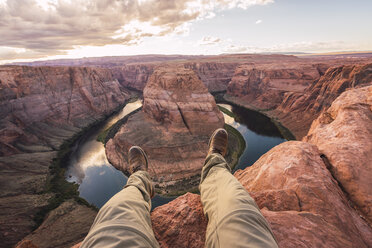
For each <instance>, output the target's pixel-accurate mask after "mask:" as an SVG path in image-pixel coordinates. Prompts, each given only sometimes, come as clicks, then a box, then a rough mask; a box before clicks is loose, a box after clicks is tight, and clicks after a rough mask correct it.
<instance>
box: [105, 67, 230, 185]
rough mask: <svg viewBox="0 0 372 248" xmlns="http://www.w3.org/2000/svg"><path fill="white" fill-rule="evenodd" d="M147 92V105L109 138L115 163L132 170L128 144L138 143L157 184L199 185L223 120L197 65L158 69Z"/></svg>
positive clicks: (110, 155) (145, 100)
mask: <svg viewBox="0 0 372 248" xmlns="http://www.w3.org/2000/svg"><path fill="white" fill-rule="evenodd" d="M143 97H144V103H143V110H142V111H141V112H139V113H136V114H134V115H133V116H131V117H130V118H129V119H128V121H127V123H125V124H124V125H123V126H122V127H121V128H120V129H119V131H118V132H117V133H116V135H115V136H114V137H113V138H112V139H110V140H109V141H108V142H107V143H106V154H107V157H108V159H109V161H110V163H111V164H112V165H113V166H114V167H116V168H117V169H121V170H124V171H127V170H128V164H127V152H128V149H129V148H130V147H131V146H132V145H139V146H141V147H142V148H143V149H144V150H145V151H146V153H147V154H148V157H149V160H150V164H149V172H150V174H151V175H152V177H153V180H154V182H155V185H156V187H157V188H162V189H165V190H166V191H173V192H174V191H178V190H183V189H182V185H186V184H188V185H187V187H190V185H189V184H190V183H191V184H196V185H197V183H198V180H199V179H198V175H199V174H200V170H201V167H202V165H203V162H204V158H205V155H206V152H207V143H208V139H209V136H210V135H211V134H212V132H213V131H214V130H215V129H216V128H219V127H223V125H224V118H223V115H222V113H221V112H220V111H219V109H218V107H217V105H216V103H215V101H214V98H213V96H212V95H211V94H209V92H208V90H207V88H206V87H205V86H204V85H203V83H202V82H201V81H200V79H199V78H198V76H197V75H196V74H195V72H193V71H192V70H190V69H186V68H184V67H183V66H167V67H160V68H157V69H156V70H155V71H154V73H153V74H152V75H151V77H150V78H149V81H148V82H147V85H146V87H145V89H144V94H143ZM186 182H187V183H186Z"/></svg>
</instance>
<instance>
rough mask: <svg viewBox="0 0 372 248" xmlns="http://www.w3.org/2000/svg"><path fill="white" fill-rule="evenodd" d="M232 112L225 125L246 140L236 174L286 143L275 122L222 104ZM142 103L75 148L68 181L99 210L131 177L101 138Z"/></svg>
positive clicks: (86, 136)
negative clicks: (118, 166) (118, 167)
mask: <svg viewBox="0 0 372 248" xmlns="http://www.w3.org/2000/svg"><path fill="white" fill-rule="evenodd" d="M219 105H220V106H222V107H224V108H226V109H228V110H229V111H231V112H232V113H233V114H234V115H235V118H232V117H230V116H228V115H226V114H224V117H225V123H227V124H229V125H231V126H233V127H234V128H236V129H237V130H238V131H239V132H240V133H241V134H242V136H243V137H244V140H245V142H246V148H245V150H244V152H243V154H242V155H241V157H240V159H239V162H238V164H237V166H236V167H235V169H234V170H237V169H244V168H246V167H247V166H251V165H252V164H253V163H254V162H255V161H256V160H257V159H258V158H259V157H260V156H261V155H263V154H264V153H266V152H267V151H268V150H270V149H271V148H272V147H274V146H276V145H278V144H280V143H282V142H284V141H286V140H285V139H284V138H283V137H282V136H281V134H280V132H279V131H278V129H277V128H276V126H275V125H274V124H273V123H272V122H271V120H270V119H269V118H267V117H266V116H263V115H262V114H260V113H258V112H255V111H250V110H247V109H244V108H241V107H236V106H234V107H233V106H231V105H228V104H219ZM141 106H142V102H141V101H140V100H137V101H135V102H132V103H128V104H127V105H126V106H125V107H124V108H123V109H122V110H121V111H120V112H119V113H117V114H114V115H113V116H112V117H110V118H109V119H108V120H107V121H106V122H105V123H104V124H103V125H102V126H101V127H100V128H97V129H95V130H90V131H89V132H87V133H86V134H84V135H83V136H82V137H81V138H80V139H79V140H78V141H77V142H75V144H74V146H73V148H72V154H71V156H70V160H69V165H68V167H67V170H66V180H67V181H69V182H75V183H77V184H79V189H78V191H79V195H80V197H82V198H84V199H85V200H87V201H88V202H89V203H91V204H93V205H95V206H96V207H98V208H100V207H102V206H103V205H104V204H105V203H106V202H107V201H108V200H109V199H110V198H111V197H112V196H113V195H115V194H116V193H117V192H119V191H120V190H121V189H122V188H123V186H124V185H125V184H126V182H127V177H126V176H125V175H123V173H121V172H120V171H118V170H116V169H115V168H114V167H113V166H112V165H111V164H110V163H109V162H108V160H107V157H106V153H105V147H104V145H103V144H102V143H101V142H98V141H97V140H96V139H97V136H98V134H99V133H101V132H102V131H103V130H105V129H107V128H108V127H110V126H111V125H113V124H114V123H116V122H117V121H118V120H120V119H122V118H123V117H124V116H126V115H127V114H129V113H131V112H133V111H135V110H137V109H138V108H140V107H141ZM173 199H174V197H162V196H159V195H157V196H155V197H154V198H153V199H152V208H155V207H157V206H160V205H163V204H165V203H167V202H169V201H171V200H173Z"/></svg>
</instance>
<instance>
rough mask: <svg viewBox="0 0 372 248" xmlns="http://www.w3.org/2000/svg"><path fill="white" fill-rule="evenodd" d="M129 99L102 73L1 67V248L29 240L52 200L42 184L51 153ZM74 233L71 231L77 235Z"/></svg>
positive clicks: (63, 68)
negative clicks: (37, 220)
mask: <svg viewBox="0 0 372 248" xmlns="http://www.w3.org/2000/svg"><path fill="white" fill-rule="evenodd" d="M128 96H129V94H128V93H127V92H126V91H125V90H124V88H123V87H122V86H121V85H120V84H119V83H118V81H117V80H115V79H113V78H112V76H111V72H110V71H107V70H106V69H93V68H70V67H26V66H22V67H21V66H0V156H1V157H0V172H1V173H0V178H1V189H2V190H1V194H0V209H1V214H0V239H1V240H2V242H1V244H0V247H10V246H13V245H14V244H16V243H17V242H18V241H19V240H21V239H22V238H23V237H24V236H26V235H27V234H29V233H30V232H31V231H32V229H33V227H34V226H35V224H36V223H35V219H34V218H35V215H36V214H37V213H38V212H39V211H41V210H42V209H44V208H45V207H46V206H48V205H49V201H50V200H51V199H52V198H53V197H54V194H53V193H50V192H48V190H47V182H48V178H50V166H51V164H52V160H53V158H54V157H55V156H56V154H57V152H56V151H55V150H57V149H59V146H60V145H61V144H62V143H63V142H64V141H65V140H66V139H69V138H71V137H73V135H75V134H76V133H77V132H79V131H81V130H82V129H83V128H84V127H86V126H88V125H90V124H92V123H93V122H95V121H97V120H99V119H100V118H103V117H104V116H105V115H107V114H110V113H112V112H113V111H114V110H115V109H116V108H118V107H119V106H121V105H122V104H123V103H124V101H125V100H126V99H127V98H128ZM71 212H73V211H71ZM92 216H94V214H92ZM81 225H83V226H86V225H90V224H89V222H88V221H86V220H81ZM77 227H78V226H77V225H76V226H71V227H70V230H71V231H72V232H75V233H76V234H80V235H82V233H84V232H85V229H81V230H80V229H79V228H77ZM50 228H51V227H50ZM50 231H51V230H50ZM60 231H61V230H60ZM74 237H76V236H71V237H68V236H66V239H70V240H74Z"/></svg>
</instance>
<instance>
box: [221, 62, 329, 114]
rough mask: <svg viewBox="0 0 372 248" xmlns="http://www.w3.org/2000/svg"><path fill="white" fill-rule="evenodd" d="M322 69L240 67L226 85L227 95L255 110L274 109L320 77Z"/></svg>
mask: <svg viewBox="0 0 372 248" xmlns="http://www.w3.org/2000/svg"><path fill="white" fill-rule="evenodd" d="M321 68H322V65H317V64H315V65H313V64H309V65H308V64H299V63H294V64H285V63H283V64H269V65H264V66H257V65H241V66H239V67H238V68H237V69H236V70H235V74H234V76H233V78H232V80H231V82H230V83H229V85H228V91H227V94H228V95H229V96H230V97H236V98H239V101H242V102H243V103H244V104H249V105H252V106H253V107H254V108H258V109H273V108H276V107H278V105H280V104H281V103H282V101H283V99H284V95H285V94H287V93H302V92H303V91H304V90H305V88H307V87H308V86H309V85H311V83H313V82H314V81H317V80H318V79H319V78H320V76H321V73H322V69H321Z"/></svg>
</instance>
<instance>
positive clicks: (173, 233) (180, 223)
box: [151, 193, 207, 248]
mask: <svg viewBox="0 0 372 248" xmlns="http://www.w3.org/2000/svg"><path fill="white" fill-rule="evenodd" d="M151 222H152V227H153V229H154V233H155V237H156V239H157V240H158V241H159V244H160V246H161V247H188V248H194V247H195V248H197V247H204V242H205V232H206V228H207V220H206V218H205V217H204V214H203V209H202V205H201V202H200V196H199V195H196V194H191V193H187V194H185V195H183V196H180V197H178V198H177V199H175V200H173V201H172V203H171V204H166V205H163V206H160V207H157V208H155V209H154V211H153V212H152V213H151Z"/></svg>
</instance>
